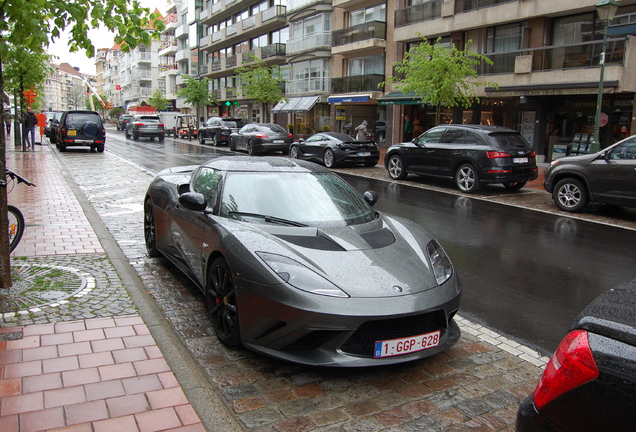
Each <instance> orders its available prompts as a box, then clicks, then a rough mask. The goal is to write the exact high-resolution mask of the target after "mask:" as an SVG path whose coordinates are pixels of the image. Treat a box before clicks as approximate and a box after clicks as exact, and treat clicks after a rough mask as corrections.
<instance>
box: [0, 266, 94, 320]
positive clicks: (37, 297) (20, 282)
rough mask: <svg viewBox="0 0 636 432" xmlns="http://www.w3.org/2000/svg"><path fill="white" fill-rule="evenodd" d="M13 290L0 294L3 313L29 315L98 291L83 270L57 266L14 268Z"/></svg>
mask: <svg viewBox="0 0 636 432" xmlns="http://www.w3.org/2000/svg"><path fill="white" fill-rule="evenodd" d="M11 278H12V280H13V287H11V288H10V289H8V290H2V291H1V292H0V313H4V314H7V313H12V312H13V313H18V314H22V313H29V312H35V311H39V310H41V308H42V307H56V306H59V305H61V304H64V303H68V301H69V298H72V297H83V296H84V295H86V294H88V293H89V292H90V291H91V290H92V289H93V288H95V278H94V277H93V276H91V275H90V274H88V273H85V272H82V271H80V270H77V269H74V268H70V267H62V266H55V265H41V264H38V265H13V266H11Z"/></svg>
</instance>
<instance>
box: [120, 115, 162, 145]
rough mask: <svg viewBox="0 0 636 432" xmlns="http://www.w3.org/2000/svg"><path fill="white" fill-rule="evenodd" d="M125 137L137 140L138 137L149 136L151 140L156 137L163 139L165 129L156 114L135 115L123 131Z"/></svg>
mask: <svg viewBox="0 0 636 432" xmlns="http://www.w3.org/2000/svg"><path fill="white" fill-rule="evenodd" d="M124 135H126V138H127V139H130V138H132V139H134V140H135V141H137V140H138V139H139V138H140V137H145V138H150V140H151V141H152V140H153V139H155V138H158V139H159V141H163V140H164V139H165V138H166V129H165V127H164V124H163V123H162V122H161V119H160V118H159V116H156V115H135V116H133V118H132V119H130V121H129V122H128V124H127V125H126V130H125V131H124Z"/></svg>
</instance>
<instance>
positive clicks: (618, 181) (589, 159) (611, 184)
mask: <svg viewBox="0 0 636 432" xmlns="http://www.w3.org/2000/svg"><path fill="white" fill-rule="evenodd" d="M635 170H636V135H634V136H631V137H629V138H625V139H624V140H622V141H619V142H617V143H616V144H614V145H612V146H610V147H608V148H607V149H605V150H602V151H600V152H598V153H594V154H587V155H580V156H567V157H563V158H559V159H556V160H554V161H553V162H552V164H551V165H550V166H549V167H548V169H547V170H546V172H545V178H544V181H543V187H544V188H545V190H546V191H548V192H550V193H551V194H552V199H553V200H554V203H555V204H556V206H557V207H558V208H560V209H561V210H564V211H568V212H579V211H581V210H583V209H585V208H586V207H587V206H588V204H590V203H591V202H597V203H604V204H610V205H616V206H624V207H636V176H635V175H634V173H635Z"/></svg>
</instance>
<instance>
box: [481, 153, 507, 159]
mask: <svg viewBox="0 0 636 432" xmlns="http://www.w3.org/2000/svg"><path fill="white" fill-rule="evenodd" d="M486 157H487V158H488V159H496V158H509V157H510V154H508V153H506V152H498V151H487V152H486Z"/></svg>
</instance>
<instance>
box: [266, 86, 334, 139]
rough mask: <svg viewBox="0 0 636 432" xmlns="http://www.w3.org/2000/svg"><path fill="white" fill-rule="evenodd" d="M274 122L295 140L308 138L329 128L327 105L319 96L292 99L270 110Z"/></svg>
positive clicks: (281, 102)
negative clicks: (285, 129)
mask: <svg viewBox="0 0 636 432" xmlns="http://www.w3.org/2000/svg"><path fill="white" fill-rule="evenodd" d="M272 115H273V116H274V122H275V123H277V124H280V125H281V126H283V127H285V128H287V130H288V131H289V132H291V133H292V134H293V135H294V138H295V139H298V138H308V137H309V136H311V135H312V134H315V133H316V132H318V131H321V130H325V128H328V127H329V105H327V104H325V103H321V97H320V96H305V97H293V98H289V100H287V101H280V102H279V103H278V104H276V106H275V107H274V108H272Z"/></svg>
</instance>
